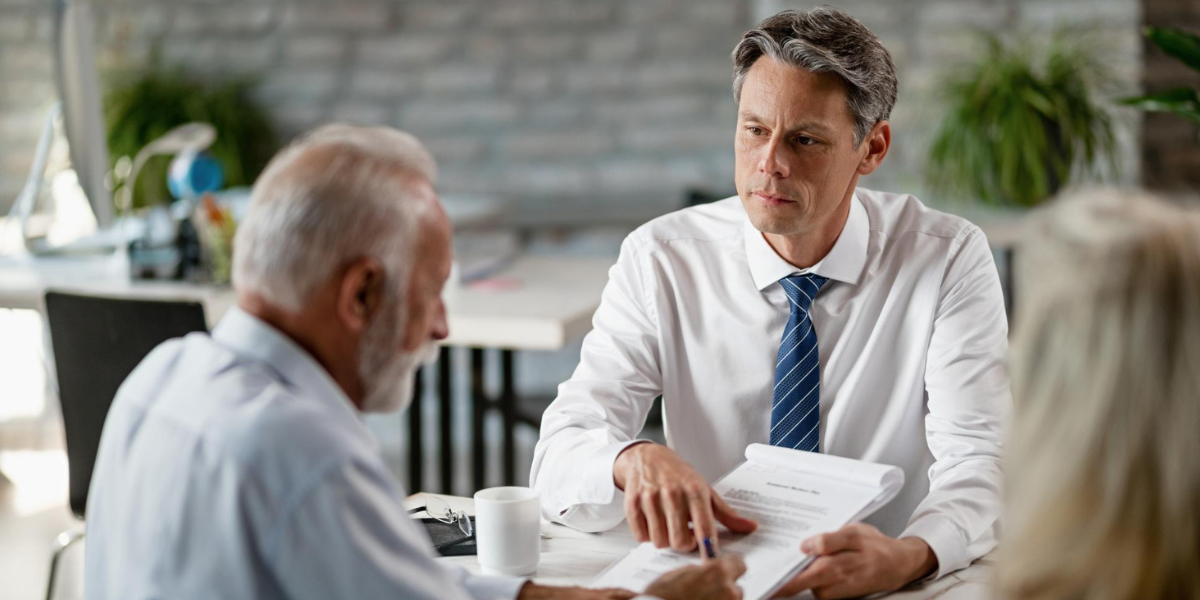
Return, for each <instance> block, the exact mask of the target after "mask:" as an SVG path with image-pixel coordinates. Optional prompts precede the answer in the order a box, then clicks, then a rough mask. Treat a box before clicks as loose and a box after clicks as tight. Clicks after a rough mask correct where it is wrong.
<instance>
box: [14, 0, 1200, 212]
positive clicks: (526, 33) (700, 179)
mask: <svg viewBox="0 0 1200 600" xmlns="http://www.w3.org/2000/svg"><path fill="white" fill-rule="evenodd" d="M1140 1H1141V2H1152V1H1160V2H1176V3H1178V4H1179V5H1183V4H1185V3H1187V2H1193V0H1059V1H1056V0H1040V1H1033V0H904V1H900V0H841V1H839V2H833V4H836V5H838V6H840V7H842V8H844V9H846V10H848V11H850V12H851V13H852V14H854V15H855V16H857V17H859V18H860V19H862V20H863V21H864V22H865V23H866V24H867V25H868V26H869V27H871V28H872V29H873V30H875V31H876V33H878V34H879V35H880V37H881V38H882V39H883V41H884V43H885V44H886V45H887V46H888V47H889V49H890V50H891V52H892V53H893V56H894V58H895V61H896V63H897V66H898V69H899V71H900V78H901V84H902V89H901V94H900V100H899V104H898V105H897V107H896V110H895V113H894V116H893V117H894V118H893V123H894V127H895V132H896V134H895V144H894V146H893V153H892V155H891V156H890V157H889V158H888V160H887V162H885V164H884V167H883V168H882V169H881V170H880V172H878V173H877V174H876V175H873V176H872V177H871V178H870V179H869V181H868V182H867V185H870V186H873V187H879V188H885V189H898V190H906V191H918V192H919V191H920V190H921V181H920V172H921V167H922V164H923V160H922V157H923V156H924V152H925V144H926V143H927V140H928V138H929V136H930V135H931V134H932V127H933V124H934V123H935V122H936V120H937V116H938V102H937V100H938V99H937V95H936V82H937V78H938V76H939V75H940V74H941V73H942V72H944V70H945V69H946V68H947V67H948V66H950V65H953V64H955V63H956V62H958V61H960V60H962V59H963V58H964V57H966V56H969V53H970V51H971V50H972V49H973V42H972V32H971V29H972V28H983V29H1002V28H1011V27H1017V26H1031V27H1033V28H1035V29H1036V28H1044V27H1047V26H1049V25H1050V24H1053V23H1057V22H1062V21H1079V20H1081V19H1083V18H1086V19H1088V20H1089V21H1093V22H1095V23H1097V26H1098V27H1100V28H1101V30H1102V31H1103V32H1104V34H1105V36H1106V39H1107V40H1109V42H1110V43H1109V44H1108V45H1110V46H1111V49H1112V50H1113V52H1114V56H1115V57H1116V58H1117V60H1116V63H1117V66H1118V67H1119V69H1120V70H1121V72H1122V76H1123V79H1124V80H1125V81H1126V82H1127V83H1128V86H1127V87H1129V89H1134V88H1135V87H1136V84H1137V82H1138V81H1139V80H1140V79H1141V44H1140V41H1139V38H1138V33H1137V27H1138V24H1139V23H1140V19H1141V9H1140ZM48 4H49V1H48V0H0V209H3V208H6V206H7V205H8V203H9V202H11V200H12V198H13V197H14V196H15V194H16V192H17V190H18V189H19V187H20V184H21V182H22V181H23V179H24V177H25V172H26V170H27V169H28V166H29V162H30V154H31V150H32V148H33V146H34V142H35V136H36V134H37V131H38V122H39V121H40V118H41V115H42V114H44V111H45V109H46V106H47V103H48V101H49V100H50V99H51V98H52V97H53V96H54V88H53V85H52V81H51V77H50V72H51V67H52V62H51V61H52V59H51V54H50V46H49V38H50V21H49V12H48ZM94 5H95V12H96V14H97V22H96V31H97V43H98V45H99V48H98V62H99V64H100V65H101V68H102V70H103V69H108V68H111V67H113V66H114V65H119V64H131V63H132V64H137V63H140V62H143V61H145V60H146V59H147V57H148V56H149V54H150V51H151V48H152V47H154V46H155V45H158V46H159V47H161V50H162V54H163V56H164V57H165V58H166V59H167V60H168V61H169V62H172V63H179V64H182V65H185V66H187V67H188V68H189V69H192V70H194V71H196V72H198V73H203V74H209V75H214V74H228V73H238V74H250V75H254V76H256V77H258V78H259V80H258V81H259V83H258V85H257V87H256V91H255V94H256V95H257V96H258V97H259V98H261V99H262V101H263V102H265V103H266V104H267V106H268V107H269V109H270V111H271V112H272V114H273V115H274V116H275V118H276V119H277V121H278V123H279V126H280V127H281V129H282V131H283V132H284V133H295V132H298V131H301V130H304V129H306V128H308V127H311V126H313V125H315V124H318V123H321V122H324V121H329V120H345V121H356V122H360V123H385V124H391V125H396V126H399V127H402V128H405V129H409V130H411V131H413V132H414V133H416V134H418V135H419V136H420V137H422V139H424V140H425V141H426V142H427V143H428V144H429V146H430V148H431V149H432V150H433V152H434V154H435V155H436V156H437V158H438V159H439V161H440V162H441V164H442V177H441V188H442V189H443V190H444V191H445V192H448V193H484V194H495V195H500V196H502V197H504V198H506V199H508V200H509V201H511V202H512V203H514V204H515V205H516V206H517V207H519V209H520V210H519V211H518V212H517V214H518V215H519V216H518V219H519V220H520V221H522V222H524V223H529V224H535V223H553V222H583V221H584V220H588V219H601V220H609V221H619V222H626V223H627V222H638V221H642V220H645V219H646V218H649V217H651V216H654V215H657V214H661V213H663V212H666V211H669V210H672V209H673V208H675V207H677V206H680V205H681V202H682V196H683V191H684V190H685V189H686V188H689V187H700V188H708V189H712V190H714V191H728V190H732V171H733V161H732V150H731V142H732V135H733V119H734V114H735V106H734V103H733V100H732V97H731V95H730V92H729V80H730V74H731V67H730V60H729V52H730V50H731V49H732V47H733V45H734V44H735V43H736V42H737V40H738V38H739V36H740V34H741V33H742V32H743V31H744V30H745V29H747V28H748V27H749V26H751V25H752V24H753V23H754V22H756V20H757V18H758V17H761V16H763V15H765V14H770V13H772V12H774V11H775V10H778V9H780V8H784V7H789V6H803V4H802V3H797V2H793V1H776V0H728V1H723V0H593V1H590V2H584V1H573V0H499V1H487V0H466V1H448V0H446V1H434V0H413V1H400V0H348V1H344V2H343V1H338V2H335V1H332V0H325V1H321V0H307V1H292V0H174V1H168V0H95V1H94ZM1126 131H1127V133H1126V137H1127V138H1128V141H1129V142H1130V144H1129V159H1128V161H1127V162H1128V163H1130V165H1131V168H1129V169H1127V176H1129V172H1132V173H1133V174H1134V176H1136V172H1137V165H1138V161H1137V155H1138V150H1137V147H1136V144H1135V143H1134V142H1135V137H1136V136H1135V135H1134V133H1135V132H1136V123H1135V124H1134V125H1131V126H1129V127H1127V128H1126ZM1172 139H1175V138H1172Z"/></svg>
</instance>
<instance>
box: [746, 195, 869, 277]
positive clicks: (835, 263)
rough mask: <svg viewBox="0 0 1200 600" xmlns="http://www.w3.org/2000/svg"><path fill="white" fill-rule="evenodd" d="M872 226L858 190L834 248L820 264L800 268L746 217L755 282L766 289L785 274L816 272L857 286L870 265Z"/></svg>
mask: <svg viewBox="0 0 1200 600" xmlns="http://www.w3.org/2000/svg"><path fill="white" fill-rule="evenodd" d="M870 227H871V224H870V220H869V219H868V218H867V210H866V209H865V208H863V205H862V202H861V201H860V200H859V199H858V193H857V192H856V193H855V194H854V195H853V196H851V198H850V215H849V216H847V217H846V224H845V225H844V226H843V227H842V233H841V234H840V235H838V239H837V241H836V242H834V244H833V248H831V249H830V250H829V253H828V254H826V255H825V257H824V258H822V259H821V260H820V261H818V262H817V264H815V265H813V266H812V267H809V268H807V269H799V268H796V266H795V265H792V264H791V263H789V262H787V261H786V260H783V258H781V257H780V256H779V255H778V254H776V253H775V249H774V248H772V247H771V245H770V244H768V243H767V240H766V239H765V238H763V235H762V232H761V231H759V230H758V229H755V227H754V225H753V224H751V223H750V218H749V216H747V217H746V218H745V220H744V224H743V229H744V231H745V238H746V240H745V243H746V259H747V260H748V261H749V263H750V275H751V277H753V278H754V285H756V286H758V289H759V290H765V289H767V288H768V287H770V286H771V285H774V284H775V283H777V282H778V281H779V280H780V279H783V278H784V277H788V276H790V275H796V274H807V273H816V274H817V275H820V276H822V277H826V278H828V279H833V280H837V281H842V282H845V283H849V284H852V285H858V282H859V280H860V279H861V278H862V271H863V267H864V266H866V264H867V238H868V237H869V234H870Z"/></svg>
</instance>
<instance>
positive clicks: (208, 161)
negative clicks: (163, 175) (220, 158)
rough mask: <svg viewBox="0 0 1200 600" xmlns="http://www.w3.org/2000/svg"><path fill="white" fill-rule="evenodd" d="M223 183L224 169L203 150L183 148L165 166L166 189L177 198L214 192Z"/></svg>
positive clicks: (193, 196) (194, 196)
mask: <svg viewBox="0 0 1200 600" xmlns="http://www.w3.org/2000/svg"><path fill="white" fill-rule="evenodd" d="M224 183H225V170H224V169H222V168H221V163H219V162H217V160H216V159H214V158H213V157H212V156H210V155H209V154H208V153H205V152H197V151H195V150H184V151H183V152H180V153H179V154H177V155H176V156H175V158H174V159H172V160H171V164H170V166H169V167H168V168H167V189H168V190H170V191H171V195H172V196H174V197H175V198H176V199H178V200H182V199H185V198H196V197H199V196H200V195H202V194H205V193H207V192H215V191H217V190H219V189H221V186H222V185H224Z"/></svg>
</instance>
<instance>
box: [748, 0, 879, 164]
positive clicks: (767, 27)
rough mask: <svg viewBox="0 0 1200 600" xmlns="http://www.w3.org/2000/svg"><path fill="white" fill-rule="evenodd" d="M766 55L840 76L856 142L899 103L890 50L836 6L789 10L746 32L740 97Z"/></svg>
mask: <svg viewBox="0 0 1200 600" xmlns="http://www.w3.org/2000/svg"><path fill="white" fill-rule="evenodd" d="M764 55H765V56H768V57H770V58H771V59H773V60H777V61H779V62H782V63H784V64H787V65H791V66H793V67H798V68H801V69H804V70H806V71H810V72H812V73H833V74H835V75H837V76H838V77H839V78H840V79H841V80H842V82H843V83H845V86H846V99H847V102H848V104H849V107H850V114H852V115H853V116H854V145H855V146H858V145H859V144H861V143H862V141H863V140H864V139H866V137H867V134H868V133H870V131H871V128H872V127H874V126H875V124H876V123H878V122H880V121H883V120H885V119H887V118H888V117H889V116H890V115H891V112H892V106H894V105H895V104H896V87H897V84H896V66H895V65H893V64H892V57H891V55H890V54H888V51H887V49H886V48H884V47H883V44H881V43H880V42H879V38H877V37H875V34H873V33H871V30H869V29H867V28H866V27H865V26H864V25H863V24H862V23H860V22H858V20H856V19H855V18H854V17H851V16H850V15H848V14H846V13H844V12H842V11H840V10H838V9H836V8H829V7H827V6H820V7H817V8H814V9H812V10H785V11H783V12H781V13H779V14H777V15H775V16H773V17H768V18H767V19H764V20H763V22H762V23H759V24H758V27H756V28H754V29H751V30H750V31H747V32H746V33H745V35H743V36H742V41H740V42H738V45H737V47H736V48H734V49H733V97H734V99H735V100H737V101H739V102H740V101H741V98H742V84H743V83H745V82H746V74H747V73H749V72H750V67H752V66H753V65H754V63H755V61H757V60H758V59H759V58H760V57H762V56H764Z"/></svg>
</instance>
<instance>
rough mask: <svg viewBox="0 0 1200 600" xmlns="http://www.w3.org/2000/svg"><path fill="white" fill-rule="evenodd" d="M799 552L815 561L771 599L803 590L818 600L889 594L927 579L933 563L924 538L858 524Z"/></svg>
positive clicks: (811, 542) (812, 540) (820, 537)
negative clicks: (893, 535)
mask: <svg viewBox="0 0 1200 600" xmlns="http://www.w3.org/2000/svg"><path fill="white" fill-rule="evenodd" d="M800 551H801V552H804V553H805V554H811V555H814V556H816V557H817V558H816V560H814V561H813V562H812V564H810V565H808V568H806V569H804V570H803V571H801V572H800V574H799V575H796V577H794V578H793V579H792V580H791V581H789V582H788V583H787V584H785V585H784V586H783V589H781V590H779V592H778V593H777V594H775V597H776V598H780V597H787V596H794V595H796V594H799V593H800V592H803V591H804V590H812V592H813V595H814V596H816V597H817V598H818V599H819V600H826V599H830V598H854V597H857V596H865V595H867V594H873V593H876V592H891V591H894V590H898V589H900V588H902V587H904V586H906V585H908V584H909V583H912V582H913V581H916V580H917V579H920V578H921V577H924V576H925V575H928V574H929V573H931V572H933V570H934V569H936V568H937V564H938V563H937V556H936V555H934V553H933V550H932V549H930V548H929V544H927V543H925V540H922V539H920V538H915V537H908V538H903V539H899V540H897V539H894V538H890V537H888V536H886V535H884V534H883V533H880V531H879V530H878V529H876V528H874V527H872V526H870V525H865V524H863V523H855V524H853V525H847V526H846V527H843V528H842V529H840V530H838V531H835V532H833V533H826V534H822V535H818V536H814V537H811V538H809V539H807V540H805V541H804V543H802V544H800Z"/></svg>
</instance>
